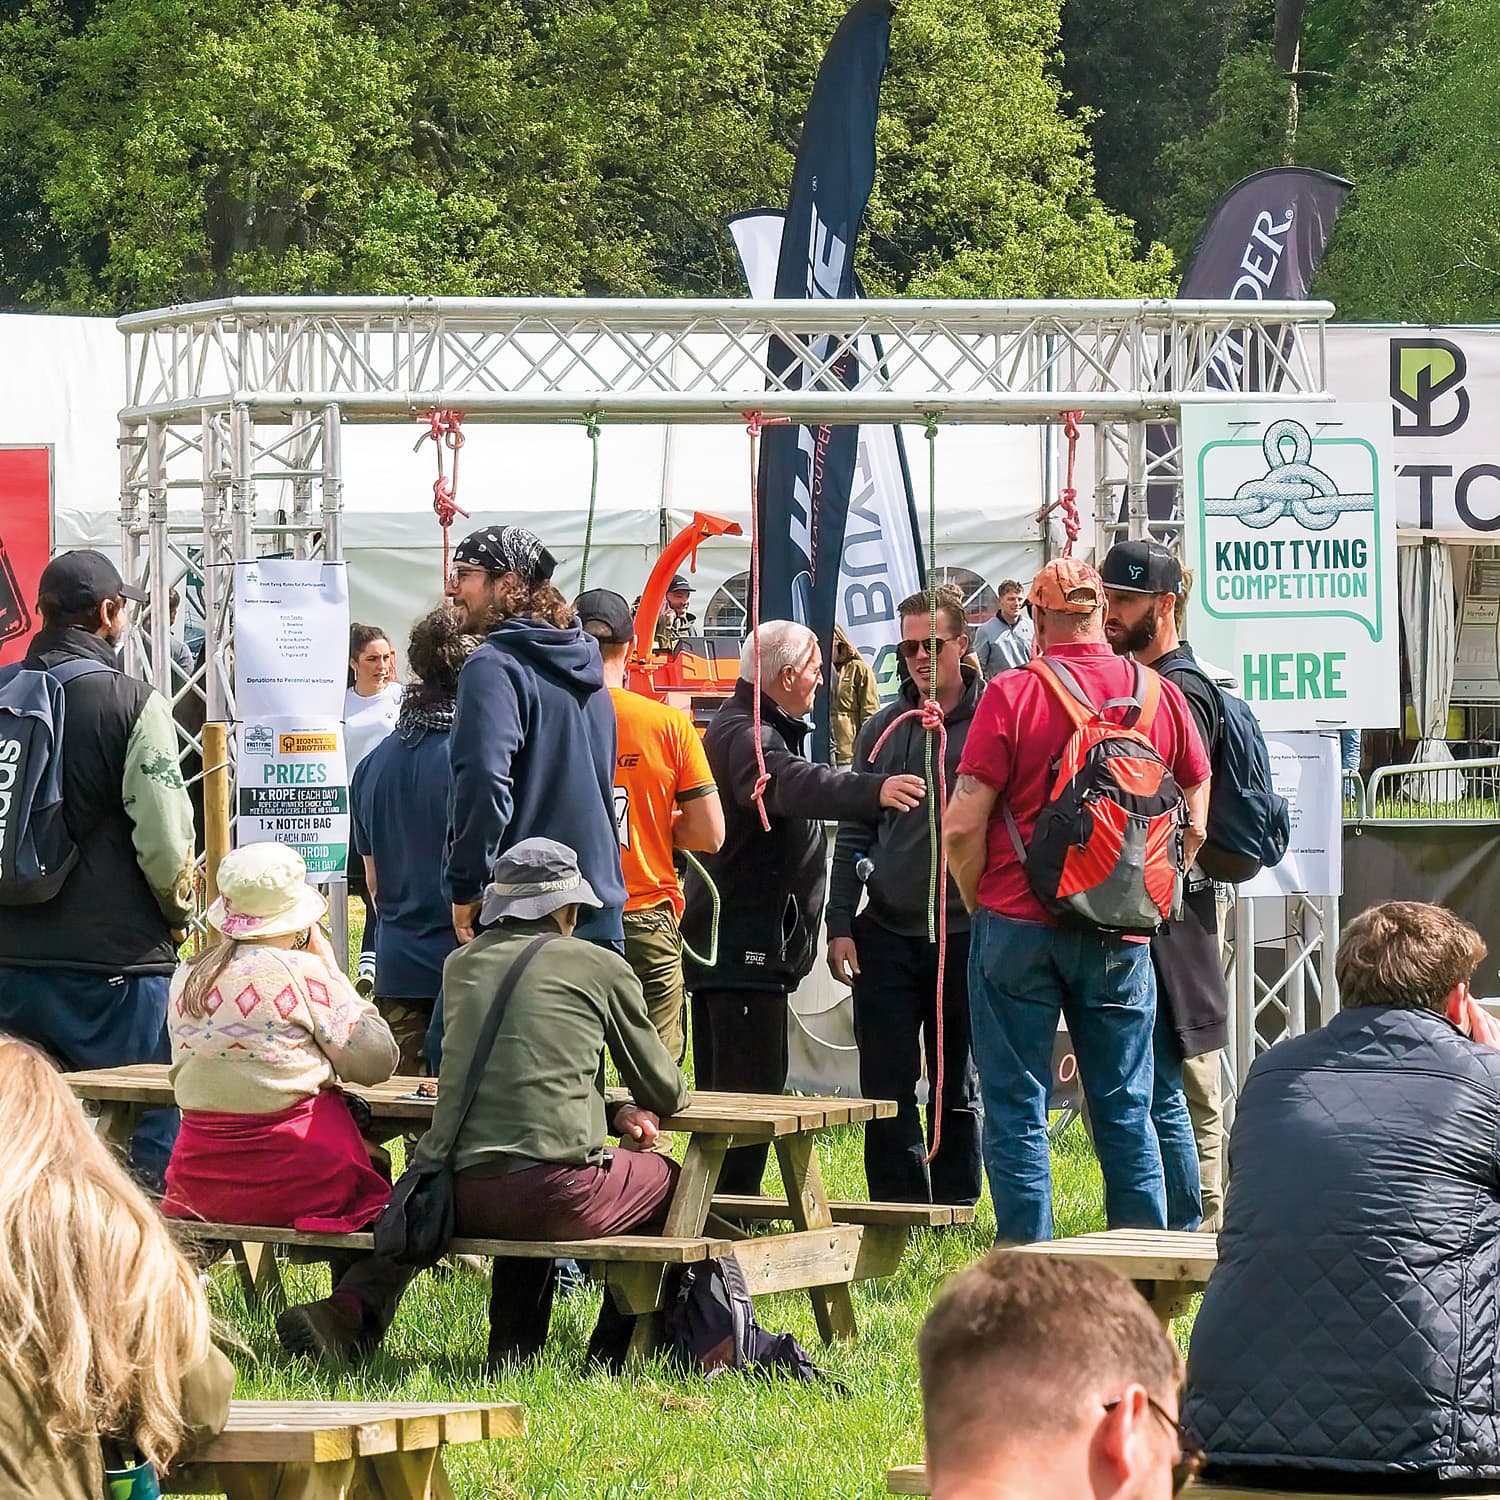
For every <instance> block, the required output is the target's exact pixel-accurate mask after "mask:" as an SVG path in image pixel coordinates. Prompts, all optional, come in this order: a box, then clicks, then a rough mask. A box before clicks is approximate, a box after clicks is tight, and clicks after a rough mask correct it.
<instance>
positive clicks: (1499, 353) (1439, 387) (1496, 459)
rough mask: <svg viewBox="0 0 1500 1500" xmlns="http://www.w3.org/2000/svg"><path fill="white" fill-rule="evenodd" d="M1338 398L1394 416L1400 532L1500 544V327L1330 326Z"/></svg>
mask: <svg viewBox="0 0 1500 1500" xmlns="http://www.w3.org/2000/svg"><path fill="white" fill-rule="evenodd" d="M1324 336H1325V339H1326V345H1325V347H1326V350H1327V379H1328V389H1329V390H1330V391H1331V392H1332V393H1333V394H1334V395H1335V396H1336V397H1338V399H1339V401H1340V403H1342V402H1345V401H1379V402H1381V403H1382V404H1383V405H1384V407H1385V411H1386V426H1387V431H1388V433H1389V438H1390V448H1391V461H1392V470H1391V472H1392V474H1393V476H1394V479H1395V497H1396V524H1397V525H1398V526H1399V527H1400V528H1401V530H1402V531H1404V532H1421V533H1422V534H1423V535H1426V536H1441V537H1449V538H1457V539H1460V540H1463V541H1467V542H1495V541H1500V535H1497V533H1500V328H1476V327H1468V328H1422V327H1415V326H1400V325H1385V326H1381V325H1370V324H1358V323H1350V324H1330V325H1329V326H1328V328H1327V330H1326V331H1325V335H1324Z"/></svg>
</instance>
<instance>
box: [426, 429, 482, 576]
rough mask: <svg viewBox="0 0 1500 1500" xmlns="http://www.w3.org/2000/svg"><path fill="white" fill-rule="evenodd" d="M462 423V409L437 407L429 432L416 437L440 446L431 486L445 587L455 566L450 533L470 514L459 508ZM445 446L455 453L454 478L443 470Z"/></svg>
mask: <svg viewBox="0 0 1500 1500" xmlns="http://www.w3.org/2000/svg"><path fill="white" fill-rule="evenodd" d="M463 423H464V414H463V413H462V412H461V411H435V412H433V413H432V414H431V416H429V417H428V419H427V432H426V433H425V435H424V436H423V437H420V438H418V439H417V447H419V448H420V447H421V446H422V444H423V442H424V441H425V440H426V438H431V439H432V441H433V443H434V444H435V445H436V447H437V465H438V477H437V480H436V481H435V483H434V484H433V486H432V508H433V511H434V512H435V513H436V515H437V518H438V525H439V526H441V527H442V528H443V584H444V586H445V587H446V586H447V582H448V573H449V570H450V568H451V566H452V565H451V563H450V562H449V538H448V533H449V531H450V530H451V528H452V526H453V520H454V517H455V516H462V517H463V518H464V519H465V520H468V518H469V513H468V511H466V510H462V509H460V508H459V504H458V453H459V449H460V448H462V447H463V445H464V430H463ZM444 448H446V449H447V450H448V451H449V452H450V453H451V454H452V455H453V478H452V479H451V480H450V479H449V478H448V476H447V475H446V474H444V473H443V449H444Z"/></svg>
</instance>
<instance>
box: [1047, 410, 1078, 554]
mask: <svg viewBox="0 0 1500 1500" xmlns="http://www.w3.org/2000/svg"><path fill="white" fill-rule="evenodd" d="M1082 418H1083V413H1082V412H1081V411H1065V412H1064V413H1063V436H1064V437H1065V438H1067V440H1068V477H1067V479H1066V481H1065V482H1064V484H1063V487H1062V489H1061V491H1060V492H1059V493H1058V497H1057V499H1056V500H1054V501H1053V502H1052V504H1051V505H1049V506H1047V507H1045V508H1044V509H1043V511H1042V513H1041V515H1040V516H1038V517H1037V519H1038V520H1039V521H1045V520H1046V519H1047V517H1048V516H1050V515H1051V514H1052V512H1053V511H1055V510H1061V511H1062V520H1063V532H1064V534H1065V535H1066V537H1067V540H1066V541H1065V542H1064V543H1063V549H1062V555H1063V556H1064V557H1072V555H1073V544H1074V542H1076V541H1077V540H1078V538H1079V535H1080V534H1081V532H1082V531H1083V522H1082V520H1081V519H1080V518H1079V515H1078V490H1077V487H1076V486H1075V485H1074V483H1073V473H1074V469H1075V468H1076V466H1077V463H1078V435H1079V427H1078V424H1079V422H1080V421H1081V420H1082Z"/></svg>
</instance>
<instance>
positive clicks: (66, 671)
mask: <svg viewBox="0 0 1500 1500" xmlns="http://www.w3.org/2000/svg"><path fill="white" fill-rule="evenodd" d="M118 671H119V668H118V667H111V666H109V665H107V664H106V663H105V662H102V661H93V660H91V659H90V658H89V657H87V656H75V657H74V658H73V659H72V660H71V661H62V662H59V663H58V664H57V665H56V666H55V667H48V668H47V674H48V675H49V676H50V677H51V678H52V680H53V681H54V682H57V683H60V684H61V685H62V686H63V687H67V685H68V684H69V683H70V682H77V681H78V679H79V678H80V677H93V676H95V675H96V674H97V673H99V672H115V673H118Z"/></svg>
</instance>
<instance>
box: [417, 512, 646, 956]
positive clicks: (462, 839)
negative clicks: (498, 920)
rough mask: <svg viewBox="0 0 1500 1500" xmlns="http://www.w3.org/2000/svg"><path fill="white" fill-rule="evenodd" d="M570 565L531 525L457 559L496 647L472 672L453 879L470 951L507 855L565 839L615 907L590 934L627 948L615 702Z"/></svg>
mask: <svg viewBox="0 0 1500 1500" xmlns="http://www.w3.org/2000/svg"><path fill="white" fill-rule="evenodd" d="M556 565H557V564H556V560H555V559H554V558H553V556H552V554H551V553H550V552H548V551H547V549H546V548H545V547H544V546H542V544H541V542H540V541H538V540H537V538H536V537H535V536H533V535H532V533H531V532H529V531H527V530H526V529H525V528H524V527H520V526H492V527H490V526H486V527H481V528H480V529H479V530H478V531H475V532H471V533H470V534H469V535H468V536H466V537H465V538H464V539H463V541H461V542H460V543H459V544H458V547H457V549H456V550H455V552H454V554H453V572H452V574H451V575H450V576H449V579H448V595H449V597H450V598H451V599H453V600H454V602H455V604H456V605H457V606H458V608H459V609H460V611H461V612H462V613H463V615H464V617H465V626H466V628H467V629H468V630H470V631H471V632H473V633H474V634H476V635H483V636H484V642H483V644H482V645H481V646H479V648H478V649H477V650H476V651H475V652H474V653H473V655H471V656H470V657H469V659H468V661H466V662H465V663H464V668H463V671H462V672H460V673H459V677H458V706H457V709H456V711H455V714H454V718H453V731H452V734H451V736H450V738H449V741H448V752H449V760H450V763H451V769H452V775H451V778H450V782H449V794H448V846H447V856H446V859H445V861H444V869H443V883H444V886H445V888H446V890H447V893H448V899H449V901H451V902H452V904H453V930H454V931H455V932H456V933H457V934H458V940H459V941H460V942H461V943H466V942H468V941H469V940H470V939H471V938H473V936H474V934H475V930H476V927H477V923H478V918H479V902H480V895H481V893H482V892H483V890H484V887H485V883H486V882H487V881H488V880H489V878H490V871H491V870H492V869H493V868H494V865H495V860H496V858H497V857H498V856H499V855H500V854H501V853H502V852H503V851H504V850H506V849H509V848H510V847H511V846H512V845H513V844H518V843H519V842H520V841H521V840H522V839H529V838H538V837H540V838H549V839H555V840H556V841H557V842H558V843H560V844H566V845H567V846H568V847H569V848H570V849H573V850H575V851H576V852H577V855H578V865H579V869H580V871H581V872H582V875H583V878H584V879H585V880H586V881H588V883H589V885H590V886H591V887H592V888H593V890H594V892H595V893H596V894H597V895H598V897H599V899H600V900H601V901H602V902H603V903H604V904H603V906H602V907H600V908H599V909H598V910H590V911H588V912H587V913H586V914H584V915H582V916H581V917H580V920H579V923H578V928H577V936H579V937H583V938H590V939H592V940H593V941H594V942H596V943H601V944H605V945H607V946H610V947H613V948H615V949H616V950H617V951H618V952H621V953H623V952H624V951H625V932H624V927H623V925H622V923H621V920H620V919H621V913H622V912H623V911H624V908H625V881H624V877H623V876H622V875H621V873H620V844H619V839H618V836H617V835H616V833H615V815H614V782H615V711H614V705H613V704H612V703H611V701H610V696H609V693H608V692H607V691H605V687H604V668H603V664H602V663H601V661H600V659H599V647H598V645H597V643H596V642H595V641H594V639H593V637H591V636H589V635H587V634H585V633H584V632H583V631H582V630H580V629H579V627H578V624H577V621H576V619H575V618H574V614H573V607H572V606H571V605H570V604H569V603H568V602H567V601H566V600H565V599H564V598H563V597H562V595H561V594H560V593H558V591H557V590H556V589H555V588H553V587H552V584H551V582H550V579H551V577H552V571H553V569H554V568H555V567H556Z"/></svg>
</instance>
